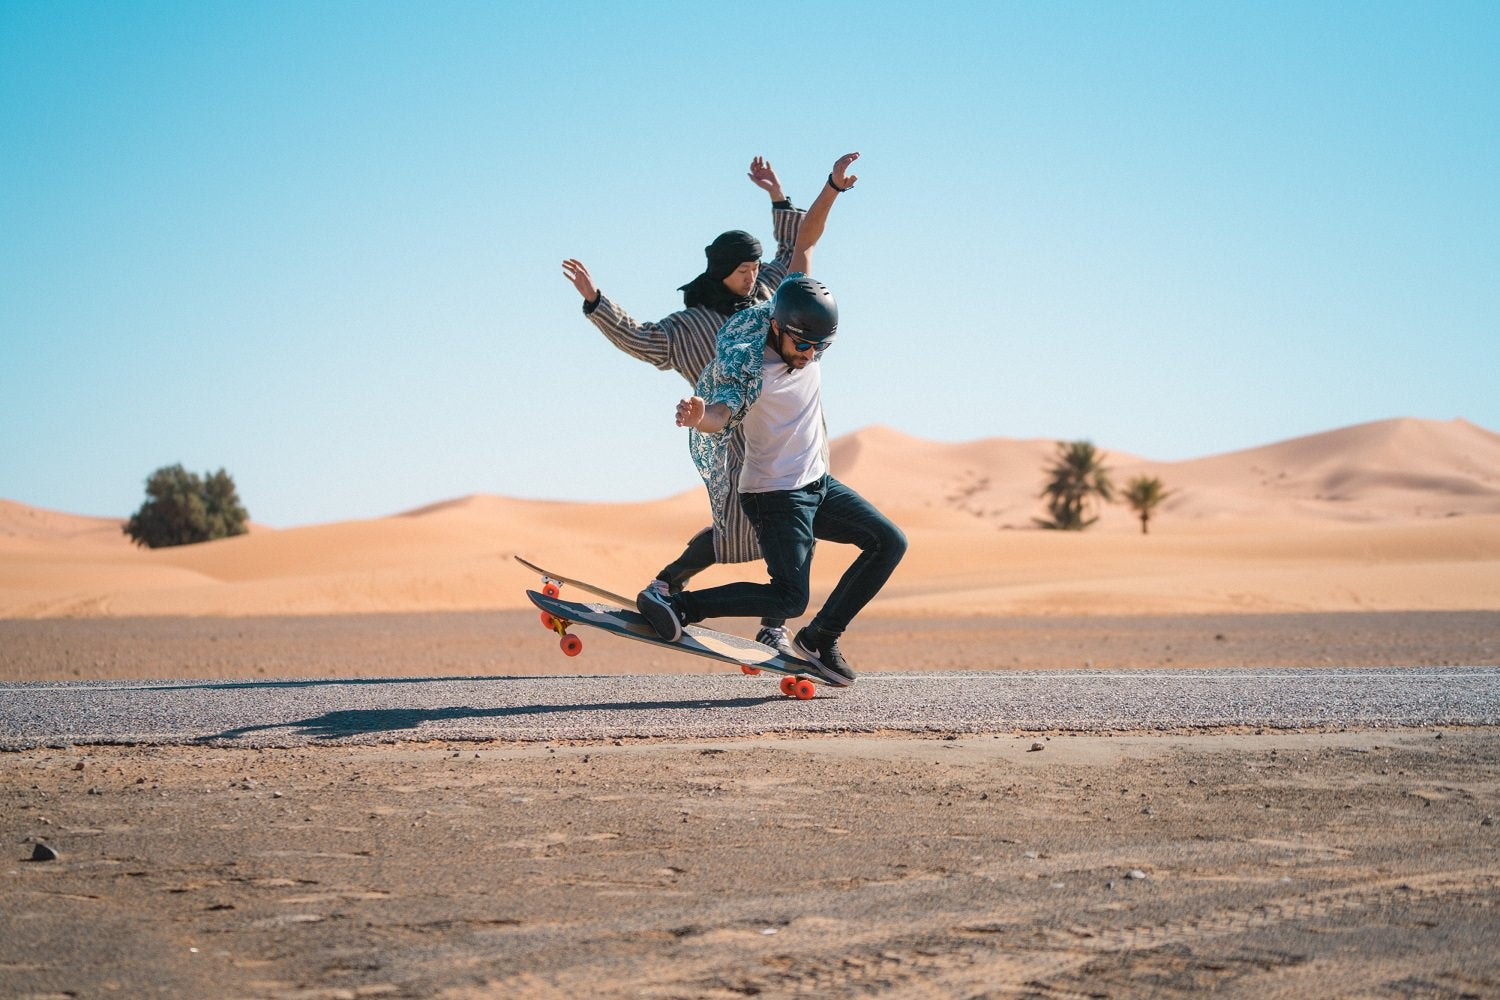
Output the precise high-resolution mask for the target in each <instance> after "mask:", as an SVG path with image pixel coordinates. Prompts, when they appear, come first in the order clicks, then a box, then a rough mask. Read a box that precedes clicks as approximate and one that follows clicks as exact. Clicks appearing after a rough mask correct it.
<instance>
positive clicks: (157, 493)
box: [123, 465, 250, 549]
mask: <svg viewBox="0 0 1500 1000" xmlns="http://www.w3.org/2000/svg"><path fill="white" fill-rule="evenodd" d="M249 520H250V514H249V512H248V511H246V510H245V508H244V507H243V506H242V505H241V504H240V498H239V494H237V493H236V492H235V489H234V480H233V479H231V478H230V476H229V473H227V472H225V471H224V470H223V469H220V470H219V471H218V472H215V473H212V474H206V475H204V476H203V477H201V478H200V477H199V476H198V474H197V473H194V472H188V471H186V470H184V469H183V467H182V466H181V465H169V466H165V467H163V468H160V469H157V470H156V471H155V472H153V473H152V474H151V478H150V479H147V480H146V502H145V503H143V504H141V509H140V510H138V511H136V512H135V513H134V514H132V515H131V516H130V520H129V522H127V523H126V525H125V527H124V529H123V530H124V532H125V534H127V535H129V536H130V538H131V540H132V541H134V542H135V544H137V545H144V546H146V547H147V548H152V549H161V548H166V547H168V546H171V545H192V544H194V543H195V542H208V541H212V540H213V539H215V538H228V537H229V536H231V535H243V534H245V532H246V531H247V530H249V529H248V528H246V526H245V524H246V522H247V521H249Z"/></svg>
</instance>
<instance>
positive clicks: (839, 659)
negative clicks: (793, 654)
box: [792, 626, 854, 687]
mask: <svg viewBox="0 0 1500 1000" xmlns="http://www.w3.org/2000/svg"><path fill="white" fill-rule="evenodd" d="M792 645H793V646H794V647H796V650H797V655H798V656H800V657H802V659H804V660H806V661H807V662H808V663H811V664H812V665H813V666H814V667H815V668H817V669H816V671H815V672H816V673H817V675H818V676H819V677H821V678H823V679H824V680H826V681H827V682H828V683H830V684H832V685H833V686H834V687H848V686H849V685H851V684H853V683H854V671H853V669H851V668H850V666H849V663H848V661H846V660H845V659H844V654H843V653H841V652H839V641H838V639H826V640H825V639H823V638H821V637H819V636H817V635H816V634H815V633H814V632H813V630H812V627H811V626H809V627H807V628H804V629H803V630H802V631H800V632H798V633H797V638H796V639H794V640H793V641H792Z"/></svg>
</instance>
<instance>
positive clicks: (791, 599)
mask: <svg viewBox="0 0 1500 1000" xmlns="http://www.w3.org/2000/svg"><path fill="white" fill-rule="evenodd" d="M771 588H772V591H773V594H772V600H773V602H774V603H775V605H776V613H775V614H773V615H771V617H773V618H801V617H802V615H803V613H805V612H806V611H807V605H808V603H809V602H810V601H811V600H812V592H811V589H810V587H809V585H808V584H805V583H804V584H798V583H796V582H794V581H790V580H772V581H771Z"/></svg>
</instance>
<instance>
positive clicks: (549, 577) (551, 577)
mask: <svg viewBox="0 0 1500 1000" xmlns="http://www.w3.org/2000/svg"><path fill="white" fill-rule="evenodd" d="M516 562H518V563H520V564H521V565H522V566H525V567H526V568H527V569H529V570H532V571H533V572H536V573H540V574H542V584H543V586H542V592H543V593H544V594H547V595H548V596H550V597H556V596H557V591H556V590H549V589H548V588H547V586H546V585H547V584H549V583H550V584H552V585H553V587H556V588H560V587H561V586H562V585H563V584H565V583H566V584H569V585H570V586H574V587H577V588H578V589H579V590H586V591H588V592H589V593H590V594H593V595H594V596H595V597H602V598H604V599H605V600H606V601H609V602H610V603H612V604H618V605H620V607H622V608H633V607H635V598H633V597H623V596H621V595H620V594H616V593H615V592H614V591H612V590H605V589H604V588H603V587H596V586H594V585H593V584H592V583H585V582H583V581H582V580H575V579H573V578H572V577H570V576H563V575H562V574H561V573H554V572H552V571H551V570H550V569H542V567H540V566H538V565H537V564H536V563H534V562H531V561H530V560H528V559H522V558H521V557H520V556H516Z"/></svg>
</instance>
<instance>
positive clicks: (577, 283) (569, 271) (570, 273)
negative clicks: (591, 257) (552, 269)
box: [562, 259, 599, 302]
mask: <svg viewBox="0 0 1500 1000" xmlns="http://www.w3.org/2000/svg"><path fill="white" fill-rule="evenodd" d="M562 267H563V277H565V278H567V279H568V280H569V281H571V282H572V283H573V287H574V288H576V289H578V294H579V295H582V296H583V299H584V301H585V302H592V301H594V300H595V299H597V298H598V297H599V289H597V288H595V287H594V279H593V278H592V277H590V276H589V269H588V268H586V267H584V266H583V261H581V260H572V259H569V260H565V261H563V263H562Z"/></svg>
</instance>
